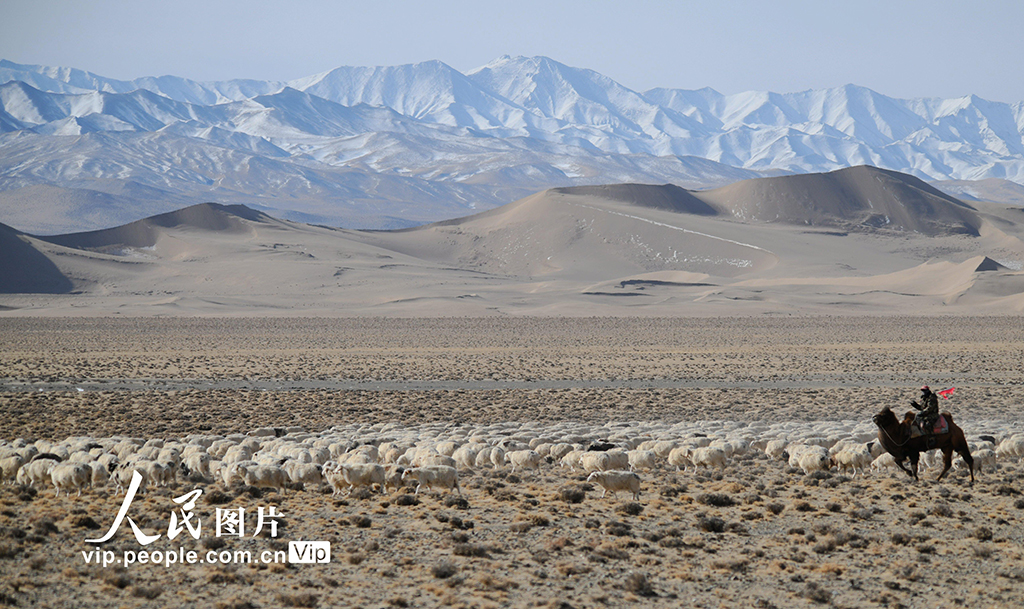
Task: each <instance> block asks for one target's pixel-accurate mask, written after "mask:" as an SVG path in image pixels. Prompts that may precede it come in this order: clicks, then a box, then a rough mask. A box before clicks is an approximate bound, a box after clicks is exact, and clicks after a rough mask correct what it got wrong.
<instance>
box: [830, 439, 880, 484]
mask: <svg viewBox="0 0 1024 609" xmlns="http://www.w3.org/2000/svg"><path fill="white" fill-rule="evenodd" d="M872 461H874V459H872V458H871V449H869V448H868V445H867V444H847V445H845V446H844V447H843V448H841V449H840V450H839V451H838V452H836V453H835V454H834V455H833V456H832V462H833V463H834V464H835V465H836V466H837V467H838V468H839V470H840V471H842V472H843V473H845V472H846V470H848V469H852V470H853V475H854V477H856V476H857V470H858V469H859V470H860V473H861V475H862V476H863V475H864V474H865V472H866V471H867V469H868V468H869V467H871V463H872Z"/></svg>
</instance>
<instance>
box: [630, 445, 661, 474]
mask: <svg viewBox="0 0 1024 609" xmlns="http://www.w3.org/2000/svg"><path fill="white" fill-rule="evenodd" d="M627 454H628V455H629V471H631V472H635V471H636V470H638V469H656V468H657V467H658V463H657V461H658V455H657V454H656V453H655V452H654V451H653V450H640V449H635V450H631V451H629V452H628V453H627Z"/></svg>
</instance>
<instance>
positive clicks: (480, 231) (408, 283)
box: [0, 166, 1024, 317]
mask: <svg viewBox="0 0 1024 609" xmlns="http://www.w3.org/2000/svg"><path fill="white" fill-rule="evenodd" d="M1022 239H1024V214H1022V212H1021V209H1020V208H1019V207H1016V206H1013V205H1005V204H996V203H988V202H982V201H972V202H971V203H965V202H963V201H960V200H958V199H955V198H953V197H951V196H949V195H946V194H944V193H942V192H940V191H938V190H936V189H935V188H933V187H931V186H929V185H927V184H925V183H924V182H922V181H921V180H919V179H917V178H914V177H912V176H909V175H905V174H901V173H897V172H893V171H885V170H881V169H877V168H874V167H867V166H863V167H852V168H847V169H842V170H837V171H834V172H831V173H827V174H807V175H795V176H782V177H775V178H760V179H752V180H744V181H741V182H736V183H734V184H731V185H728V186H724V187H721V188H716V189H714V190H707V191H690V190H685V189H683V188H680V187H678V186H674V185H671V184H667V185H661V186H655V185H643V184H613V185H607V186H581V187H572V188H554V189H549V190H545V191H542V192H538V193H536V194H534V195H531V196H529V197H526V198H524V199H520V200H518V201H514V202H512V203H509V204H507V205H503V206H501V207H499V208H496V209H492V210H489V211H486V212H482V213H479V214H476V215H473V216H467V217H464V218H455V219H452V220H447V221H444V222H438V223H434V224H429V225H425V226H419V227H415V228H410V229H405V230H396V231H379V232H375V231H356V230H345V229H338V228H331V227H325V226H314V225H310V224H302V223H298V222H291V221H286V220H280V219H277V218H274V217H271V216H269V215H267V214H264V213H262V212H260V211H257V210H254V209H250V208H248V207H245V206H243V205H232V206H225V205H218V204H215V203H203V204H199V205H193V206H191V207H186V208H184V209H180V210H178V211H174V212H170V213H166V214H161V215H158V216H153V217H150V218H147V219H144V220H139V221H137V222H133V223H131V224H127V225H124V226H119V227H113V228H109V229H105V230H98V231H91V232H83V233H72V234H65V235H50V236H33V235H28V234H25V233H22V232H20V231H18V230H16V229H15V228H12V227H9V226H4V225H0V312H2V313H3V314H4V315H9V316H78V315H82V316H89V315H93V316H95V315H102V316H112V315H124V316H162V315H170V316H218V317H235V316H260V317H278V316H280V317H290V316H320V317H338V316H344V317H353V316H369V317H376V316H388V317H442V316H487V315H513V316H522V315H529V316H541V317H545V316H560V317H568V316H591V315H600V316H613V317H614V316H629V317H632V316H650V317H658V316H664V317H677V316H705V317H707V316H720V315H742V316H754V315H761V314H770V315H789V314H815V315H830V314H846V315H850V314H853V315H904V314H914V315H978V314H983V315H1019V314H1020V313H1021V312H1022V311H1024V270H1022V269H1024V240H1022Z"/></svg>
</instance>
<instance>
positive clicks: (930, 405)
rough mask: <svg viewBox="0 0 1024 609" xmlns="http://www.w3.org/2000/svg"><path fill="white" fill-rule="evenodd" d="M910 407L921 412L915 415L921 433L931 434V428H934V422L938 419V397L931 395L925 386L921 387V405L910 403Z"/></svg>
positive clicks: (914, 402)
mask: <svg viewBox="0 0 1024 609" xmlns="http://www.w3.org/2000/svg"><path fill="white" fill-rule="evenodd" d="M910 405H911V406H913V407H914V408H916V409H917V410H920V411H921V414H919V415H917V422H918V424H919V425H920V427H921V431H923V432H925V433H931V432H932V428H933V427H935V421H937V420H938V418H939V396H938V395H936V394H935V393H933V392H932V390H931V389H929V388H928V385H925V386H924V387H921V403H920V404H918V403H917V402H916V401H912V402H910Z"/></svg>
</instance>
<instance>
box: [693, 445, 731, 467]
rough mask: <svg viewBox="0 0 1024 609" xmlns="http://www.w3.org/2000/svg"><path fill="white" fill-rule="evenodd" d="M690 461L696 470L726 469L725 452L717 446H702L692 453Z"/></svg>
mask: <svg viewBox="0 0 1024 609" xmlns="http://www.w3.org/2000/svg"><path fill="white" fill-rule="evenodd" d="M690 461H691V462H692V463H693V469H694V470H696V469H697V468H699V467H706V468H708V469H710V468H712V467H717V468H719V469H725V451H724V450H722V449H721V448H718V447H716V446H702V447H699V448H695V449H693V452H691V453H690Z"/></svg>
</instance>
